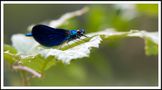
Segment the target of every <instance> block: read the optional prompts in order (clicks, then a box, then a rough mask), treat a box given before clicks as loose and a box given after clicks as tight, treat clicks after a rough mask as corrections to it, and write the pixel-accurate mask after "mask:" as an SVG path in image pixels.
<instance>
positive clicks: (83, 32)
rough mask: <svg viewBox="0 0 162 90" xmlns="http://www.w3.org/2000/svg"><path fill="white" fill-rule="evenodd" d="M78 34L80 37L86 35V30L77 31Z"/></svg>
mask: <svg viewBox="0 0 162 90" xmlns="http://www.w3.org/2000/svg"><path fill="white" fill-rule="evenodd" d="M77 33H78V34H79V35H84V34H85V30H84V29H79V30H77Z"/></svg>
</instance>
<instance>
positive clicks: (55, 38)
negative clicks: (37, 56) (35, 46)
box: [32, 25, 69, 47]
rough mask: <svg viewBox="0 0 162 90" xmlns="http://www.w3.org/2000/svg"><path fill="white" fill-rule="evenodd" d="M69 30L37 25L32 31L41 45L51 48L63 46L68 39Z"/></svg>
mask: <svg viewBox="0 0 162 90" xmlns="http://www.w3.org/2000/svg"><path fill="white" fill-rule="evenodd" d="M68 32H69V31H68V30H64V29H55V28H51V27H48V26H45V25H36V26H34V27H33V29H32V35H33V37H34V39H35V40H36V41H37V42H39V43H40V44H42V45H44V46H47V47H51V46H57V45H60V44H62V43H63V42H64V41H65V40H66V38H67V37H68Z"/></svg>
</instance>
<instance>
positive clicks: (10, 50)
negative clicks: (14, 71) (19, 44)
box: [4, 44, 19, 64]
mask: <svg viewBox="0 0 162 90" xmlns="http://www.w3.org/2000/svg"><path fill="white" fill-rule="evenodd" d="M16 54H17V50H16V49H15V48H14V47H12V46H10V45H7V44H5V45H4V59H5V60H7V61H8V62H9V63H10V64H12V63H14V62H15V61H17V60H18V59H19V57H18V56H17V55H16Z"/></svg>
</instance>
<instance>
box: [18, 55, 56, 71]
mask: <svg viewBox="0 0 162 90" xmlns="http://www.w3.org/2000/svg"><path fill="white" fill-rule="evenodd" d="M19 63H21V64H22V65H24V66H27V67H30V68H32V69H34V70H35V71H37V72H39V73H43V72H44V71H45V70H47V69H48V68H49V67H51V66H53V65H54V64H55V63H56V61H55V59H54V58H53V57H48V58H46V59H45V58H44V57H42V56H40V55H36V56H35V57H31V56H30V57H27V58H23V59H21V61H20V62H19Z"/></svg>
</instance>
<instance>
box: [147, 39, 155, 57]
mask: <svg viewBox="0 0 162 90" xmlns="http://www.w3.org/2000/svg"><path fill="white" fill-rule="evenodd" d="M145 44H146V45H145V52H146V55H149V56H150V55H157V54H158V45H157V44H156V43H155V42H153V41H152V40H151V39H150V38H146V40H145Z"/></svg>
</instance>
